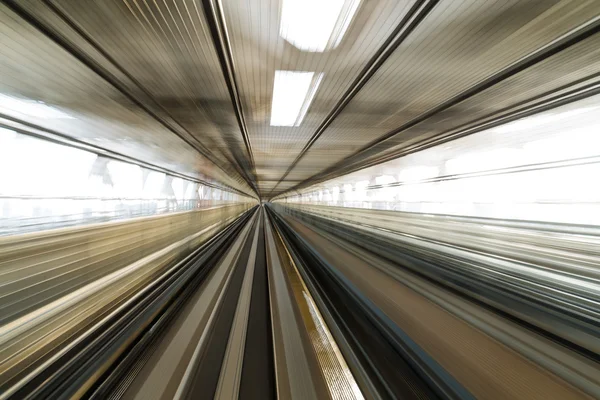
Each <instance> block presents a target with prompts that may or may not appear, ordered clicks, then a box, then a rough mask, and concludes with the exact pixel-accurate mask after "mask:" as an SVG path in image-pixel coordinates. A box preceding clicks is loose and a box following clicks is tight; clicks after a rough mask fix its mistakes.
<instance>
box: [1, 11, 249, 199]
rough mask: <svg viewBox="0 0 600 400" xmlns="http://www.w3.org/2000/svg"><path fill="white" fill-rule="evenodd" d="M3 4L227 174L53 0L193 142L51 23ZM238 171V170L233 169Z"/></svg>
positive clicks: (67, 21)
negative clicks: (51, 25)
mask: <svg viewBox="0 0 600 400" xmlns="http://www.w3.org/2000/svg"><path fill="white" fill-rule="evenodd" d="M3 2H4V4H6V6H7V7H8V8H9V9H10V10H12V11H13V12H14V13H15V14H17V15H18V16H19V17H21V18H22V19H23V20H25V21H26V22H28V23H29V24H30V25H31V26H33V27H34V28H36V29H37V30H38V31H40V32H41V33H42V34H44V35H45V36H46V37H47V38H48V39H50V40H52V41H53V42H54V43H56V44H57V45H58V46H60V47H61V48H63V49H64V50H65V51H67V52H68V53H69V54H71V55H72V56H73V57H75V58H76V59H78V60H79V61H80V62H81V63H83V64H84V65H85V66H86V67H88V68H90V69H91V70H92V71H94V73H96V74H97V75H98V76H100V77H101V78H102V79H104V80H105V81H106V82H108V83H109V84H110V85H111V86H113V87H114V88H115V89H117V90H118V91H119V92H120V93H121V94H122V95H123V96H125V97H126V98H127V99H129V100H130V101H131V102H133V103H134V104H135V105H136V106H138V107H140V108H141V109H142V110H143V111H144V112H145V113H147V114H148V115H149V116H151V117H152V118H153V119H154V120H156V121H157V122H158V123H159V124H161V125H162V126H163V127H165V128H166V129H167V130H169V131H170V132H171V133H173V134H174V135H176V136H177V137H179V138H180V139H181V140H183V141H184V142H185V143H186V144H188V145H189V146H190V147H192V148H193V149H195V150H196V151H197V152H198V153H200V154H201V155H202V156H203V157H205V158H206V159H207V160H209V161H210V162H211V163H213V164H214V165H215V166H216V167H217V168H219V169H220V170H222V171H223V172H225V173H226V174H228V173H230V172H231V171H228V170H227V168H225V167H224V166H222V165H221V164H220V163H219V162H217V161H216V160H215V159H214V157H213V156H212V155H211V152H210V150H208V149H207V148H206V147H205V146H204V145H203V144H202V143H200V142H199V141H198V139H196V138H195V137H194V135H192V134H191V133H190V132H189V131H188V130H187V129H185V128H184V127H183V126H181V125H180V124H179V123H177V122H176V120H175V119H174V118H173V117H171V115H170V113H169V112H168V111H167V110H166V109H164V108H163V107H162V106H161V105H160V104H159V103H158V102H157V101H156V100H155V99H154V97H153V96H152V95H151V94H150V93H149V92H148V91H147V90H146V88H144V87H143V85H141V83H139V82H138V81H137V80H136V79H135V78H134V77H133V76H132V75H131V74H129V73H128V72H127V71H126V70H125V69H124V68H123V67H122V66H121V65H119V64H118V63H117V62H116V60H115V59H113V58H112V57H111V56H110V55H109V54H108V53H107V52H106V51H105V50H104V49H102V48H101V47H100V46H99V45H98V44H97V43H96V42H95V41H94V40H93V39H92V38H91V37H90V36H89V35H87V34H86V33H85V32H84V31H83V30H82V29H81V28H80V27H79V26H77V24H75V23H74V22H73V21H71V20H70V19H69V18H68V17H67V16H66V15H65V14H64V13H63V12H62V11H61V10H60V9H59V8H58V7H56V6H55V5H54V4H53V3H52V1H50V0H44V4H45V5H46V6H47V7H48V8H49V9H50V10H51V11H52V12H53V13H54V14H56V15H57V16H58V17H59V18H60V19H61V20H62V21H63V22H64V23H65V24H67V26H69V28H71V29H73V30H74V31H75V32H76V33H77V34H78V35H79V36H80V37H81V38H82V39H83V40H85V41H86V42H87V43H88V44H89V45H90V46H92V47H93V48H94V50H96V51H98V53H100V54H101V55H102V56H103V57H104V58H106V60H107V61H108V62H110V63H111V64H112V65H113V66H114V67H115V68H116V69H117V70H118V71H119V72H121V73H122V74H123V75H125V76H126V77H127V78H128V79H130V80H131V81H132V82H133V83H134V84H135V85H136V86H137V87H138V88H139V89H140V90H141V91H142V92H143V93H144V94H145V95H146V96H148V98H149V99H150V100H151V101H153V103H154V104H153V105H154V106H155V107H157V108H158V109H160V110H161V112H164V113H165V115H167V116H169V118H171V119H172V120H173V121H175V122H176V123H177V125H178V127H179V129H181V130H182V131H184V132H185V133H187V134H188V135H189V136H190V137H192V138H193V139H194V141H195V142H196V143H193V142H192V141H191V140H190V139H188V138H186V137H184V136H183V135H181V134H180V133H179V132H178V131H177V129H175V128H174V127H173V126H171V124H170V123H169V122H167V121H165V120H164V118H162V117H161V116H159V115H157V114H156V113H155V112H154V111H152V110H151V109H150V108H149V107H148V106H147V105H146V104H145V103H144V102H143V101H141V100H139V99H138V98H137V97H136V96H135V95H133V94H132V93H130V91H129V90H128V89H127V88H126V87H124V85H122V84H121V83H120V82H119V81H118V79H116V78H115V77H114V76H113V75H112V74H111V73H110V72H108V71H106V70H105V69H104V68H103V67H102V66H100V65H99V64H98V63H97V62H96V61H95V60H93V59H92V58H91V57H89V56H88V55H87V54H85V53H84V52H82V51H81V50H80V49H79V48H78V47H77V46H76V45H75V44H74V43H71V42H70V41H69V40H68V39H66V38H65V37H63V36H62V35H60V34H59V33H57V32H55V31H54V30H53V29H52V28H51V27H50V26H48V25H47V24H46V23H44V22H43V21H41V20H39V19H38V18H36V16H35V15H33V14H31V13H30V12H29V11H28V10H27V9H25V7H23V5H22V4H19V2H18V1H15V0H4V1H3ZM236 172H238V173H240V171H236ZM240 176H241V177H242V178H243V179H245V180H246V181H247V183H248V184H249V185H250V187H253V185H252V184H251V182H250V181H249V180H248V179H247V178H245V177H244V175H240ZM254 189H255V190H256V188H254Z"/></svg>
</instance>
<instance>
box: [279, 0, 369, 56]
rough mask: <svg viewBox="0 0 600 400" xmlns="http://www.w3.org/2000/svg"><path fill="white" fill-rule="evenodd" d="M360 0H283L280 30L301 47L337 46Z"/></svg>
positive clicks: (317, 48)
mask: <svg viewBox="0 0 600 400" xmlns="http://www.w3.org/2000/svg"><path fill="white" fill-rule="evenodd" d="M359 4H360V0H327V1H322V0H283V1H282V7H281V24H280V29H279V33H280V35H281V37H282V38H284V39H285V40H287V41H288V42H289V43H291V44H292V45H294V46H295V47H297V48H298V49H300V50H303V51H311V52H323V51H325V50H330V49H334V48H336V47H337V46H338V45H339V44H340V42H341V41H342V38H343V37H344V34H345V33H346V30H347V29H348V27H349V26H350V22H352V19H353V18H354V14H355V13H356V10H357V9H358V6H359Z"/></svg>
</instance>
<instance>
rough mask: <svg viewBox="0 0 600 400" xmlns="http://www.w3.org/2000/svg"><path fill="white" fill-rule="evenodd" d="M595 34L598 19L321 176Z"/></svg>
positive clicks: (418, 118) (498, 73)
mask: <svg viewBox="0 0 600 400" xmlns="http://www.w3.org/2000/svg"><path fill="white" fill-rule="evenodd" d="M598 32H600V17H596V18H594V19H592V20H590V21H588V22H587V23H586V24H583V25H580V26H578V27H576V28H575V29H573V30H571V32H569V33H567V34H565V35H563V36H562V37H560V38H558V39H556V40H554V41H553V42H551V43H549V44H547V45H546V46H543V47H541V48H538V49H537V50H535V51H533V52H532V53H530V54H528V55H526V56H525V57H522V58H521V59H520V60H517V61H516V62H515V63H513V64H511V65H509V66H507V67H505V68H504V69H502V70H501V71H498V72H497V73H495V74H493V75H491V76H489V77H487V78H486V79H484V80H483V81H481V82H479V83H478V84H476V85H474V86H472V87H470V88H468V89H467V90H465V91H463V92H461V93H459V94H457V95H455V96H453V97H452V98H451V99H449V100H446V101H445V102H443V103H442V104H440V105H438V106H436V107H434V108H432V109H430V110H429V111H427V112H425V113H423V114H421V115H419V116H418V117H416V118H414V119H413V120H411V121H409V122H408V123H406V124H404V125H402V126H400V127H399V128H396V129H394V130H392V131H390V132H388V133H386V134H384V135H382V136H381V137H380V138H378V139H376V140H374V141H372V142H371V143H369V144H367V145H365V146H363V147H362V148H361V149H359V150H358V151H356V152H355V153H353V154H351V155H349V156H347V157H345V158H344V159H342V160H340V161H339V162H337V163H336V164H334V165H333V166H331V167H329V168H326V169H325V171H324V172H323V173H325V174H327V173H332V172H333V171H334V170H336V169H340V168H343V165H344V164H345V163H348V162H349V161H350V160H351V159H352V158H354V157H358V156H360V155H361V154H362V153H364V152H366V151H368V150H370V149H372V148H373V147H375V146H377V145H379V144H381V143H383V142H385V141H388V140H389V139H391V138H392V137H394V136H396V135H398V134H399V133H401V132H403V131H405V130H407V129H409V128H412V127H413V126H415V125H418V124H420V123H421V122H424V121H425V120H427V119H429V118H431V117H432V116H433V115H435V114H437V113H439V112H442V111H444V110H446V109H448V108H450V107H452V106H454V105H456V104H459V103H461V102H462V101H464V100H466V99H468V98H470V97H473V96H475V95H476V94H479V93H481V92H483V91H484V90H486V89H489V88H490V87H492V86H494V85H496V84H498V83H500V82H502V81H504V80H506V79H508V78H510V77H511V76H514V75H516V74H518V73H519V72H522V71H524V70H526V69H527V68H529V67H532V66H533V65H535V64H538V63H540V62H542V61H544V60H545V59H547V58H549V57H551V56H553V55H555V54H558V53H560V52H561V51H563V50H565V49H567V48H569V47H571V46H573V45H575V44H577V43H579V42H581V41H582V40H585V39H587V38H588V37H590V36H592V35H594V34H596V33H598ZM320 174H321V173H318V174H315V175H313V176H311V177H309V178H308V179H306V181H310V180H312V179H313V178H314V177H315V176H317V175H320Z"/></svg>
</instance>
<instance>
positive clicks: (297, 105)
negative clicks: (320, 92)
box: [271, 71, 323, 126]
mask: <svg viewBox="0 0 600 400" xmlns="http://www.w3.org/2000/svg"><path fill="white" fill-rule="evenodd" d="M322 77H323V74H322V73H319V74H316V73H314V72H296V71H275V85H274V88H273V102H272V104H271V125H272V126H299V125H300V124H301V123H302V120H303V119H304V116H305V115H306V112H307V111H308V107H309V106H310V103H311V102H312V99H313V97H314V96H315V93H316V92H317V89H318V87H319V84H320V83H321V78H322Z"/></svg>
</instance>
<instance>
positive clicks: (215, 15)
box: [202, 0, 259, 193]
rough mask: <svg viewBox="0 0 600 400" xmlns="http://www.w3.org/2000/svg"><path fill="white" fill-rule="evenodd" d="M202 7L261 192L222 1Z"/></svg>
mask: <svg viewBox="0 0 600 400" xmlns="http://www.w3.org/2000/svg"><path fill="white" fill-rule="evenodd" d="M202 9H203V11H204V15H205V17H206V19H207V21H208V25H209V29H210V33H211V36H212V40H213V44H214V46H215V50H216V52H217V56H218V57H219V62H220V64H221V71H222V73H223V77H224V78H225V83H226V84H227V89H228V91H229V96H230V98H231V102H232V103H233V109H234V112H235V116H236V120H237V122H238V125H239V128H240V133H241V134H242V139H243V142H244V145H245V147H246V151H247V152H248V161H249V164H250V169H251V171H250V173H252V174H253V175H254V188H255V190H256V191H257V193H259V190H258V187H257V175H256V167H255V164H254V155H253V151H252V144H251V143H250V136H249V134H248V127H247V125H246V119H245V117H244V109H243V104H242V99H241V97H240V90H239V87H238V83H237V82H238V81H237V77H236V72H235V67H234V60H233V54H232V51H231V43H230V40H229V36H228V34H227V25H226V23H225V19H224V16H223V11H222V9H221V7H220V1H214V0H202ZM238 162H239V161H238Z"/></svg>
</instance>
